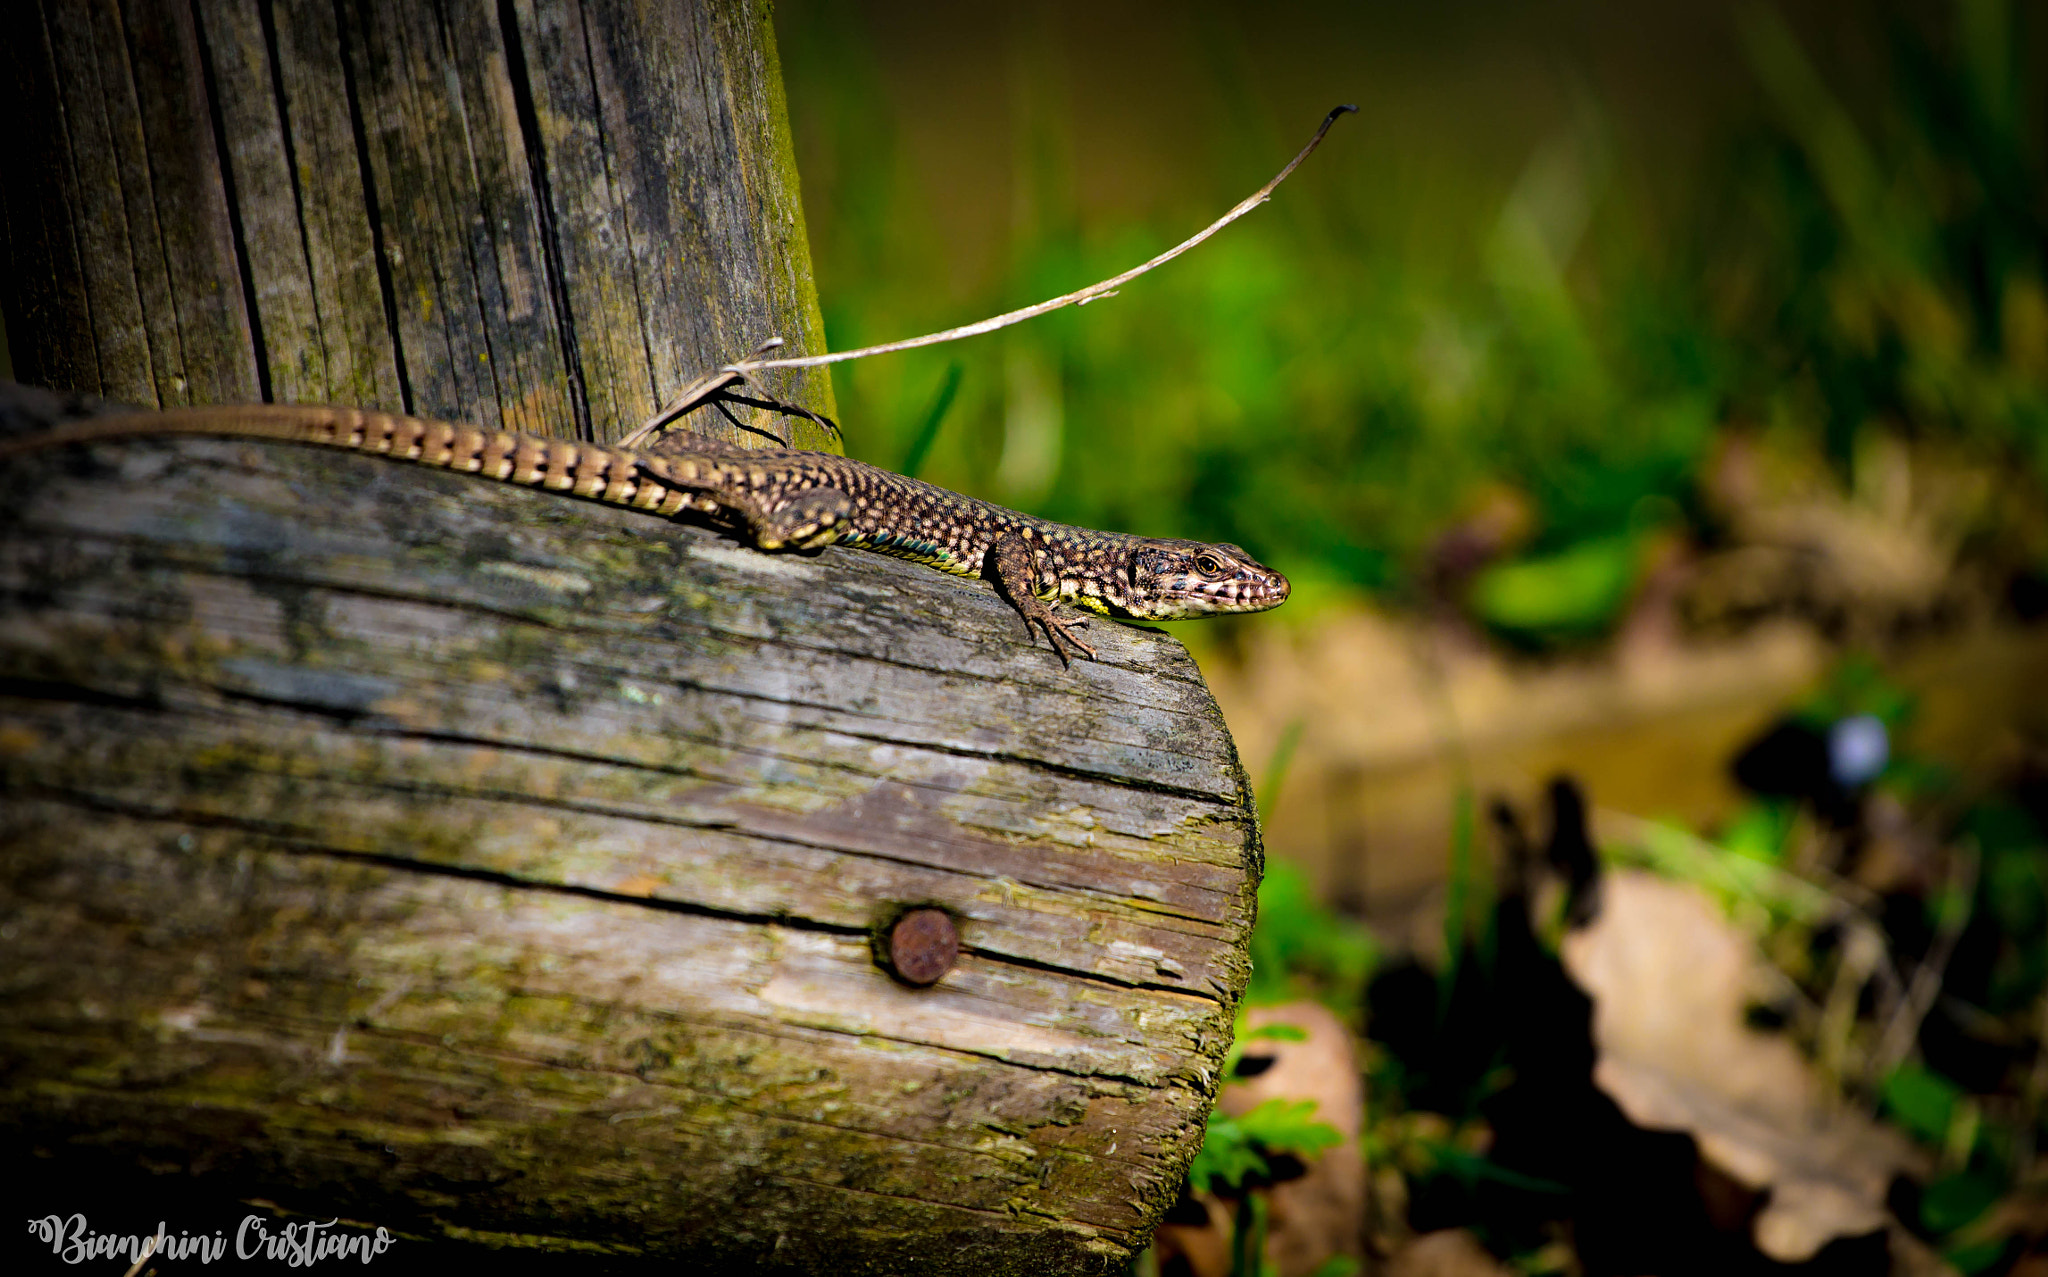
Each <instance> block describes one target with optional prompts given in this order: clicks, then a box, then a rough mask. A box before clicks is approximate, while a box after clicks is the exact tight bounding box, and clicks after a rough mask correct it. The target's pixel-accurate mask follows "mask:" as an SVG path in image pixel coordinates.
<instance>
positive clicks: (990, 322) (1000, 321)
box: [618, 106, 1358, 448]
mask: <svg viewBox="0 0 2048 1277" xmlns="http://www.w3.org/2000/svg"><path fill="white" fill-rule="evenodd" d="M1357 109H1358V108H1357V107H1355V106H1339V107H1335V108H1333V109H1332V110H1331V111H1330V113H1329V114H1328V115H1326V116H1324V117H1323V122H1322V124H1321V126H1320V127H1318V128H1317V129H1316V133H1315V136H1314V137H1312V138H1310V139H1309V140H1308V145H1307V146H1304V147H1302V148H1301V150H1300V151H1299V152H1298V153H1297V154H1296V155H1295V157H1294V158H1293V159H1291V160H1289V161H1287V167H1286V168H1283V169H1281V170H1280V171H1279V172H1278V173H1276V174H1274V176H1273V180H1272V181H1270V182H1267V183H1266V184H1265V185H1264V186H1261V187H1260V188H1259V189H1258V190H1256V191H1253V192H1252V193H1251V194H1250V195H1247V196H1246V197H1245V198H1244V199H1242V200H1240V201H1238V203H1237V204H1236V206H1235V207H1233V208H1232V209H1231V210H1230V211H1229V212H1227V213H1225V214H1224V215H1223V216H1221V217H1219V218H1217V219H1216V220H1215V221H1213V222H1211V223H1209V225H1207V226H1205V227H1203V228H1202V229H1201V230H1200V231H1197V232H1196V233H1195V234H1193V235H1191V236H1189V237H1188V238H1187V239H1185V240H1182V241H1181V242H1180V243H1178V244H1176V245H1174V246H1173V247H1172V248H1169V249H1167V250H1166V251H1165V252H1163V253H1160V254H1159V255H1158V256H1156V257H1154V258H1152V259H1151V260H1150V261H1147V262H1144V263H1142V264H1140V265H1137V266H1133V267H1132V268H1131V269H1129V270H1127V271H1125V272H1123V273H1122V274H1121V275H1114V276H1111V277H1110V278H1108V279H1105V280H1103V281H1102V282H1101V283H1097V284H1090V285H1089V286H1088V287H1086V288H1082V289H1078V290H1076V291H1074V292H1071V293H1067V294H1065V295H1063V296H1060V297H1054V298H1051V299H1050V300H1047V301H1042V302H1039V303H1037V304H1036V305H1032V306H1026V307H1024V308H1023V309H1021V310H1013V311H1009V312H1007V313H1005V314H1001V315H996V316H994V317H992V318H989V319H984V320H981V321H979V322H978V323H972V324H965V325H962V326H961V327H959V328H948V329H946V330H945V331H944V332H936V333H926V334H925V335H924V336H922V337H906V338H904V339H903V340H902V341H892V342H884V343H883V344H882V345H879V346H863V347H861V348H860V349H858V350H840V351H834V352H832V353H831V354H826V355H800V356H795V357H792V358H789V359H763V358H761V355H762V354H763V353H765V352H766V351H768V350H772V349H774V348H776V347H778V346H780V345H781V344H782V340H781V338H779V337H778V338H771V339H769V340H768V341H767V342H764V343H762V345H761V346H760V347H759V348H758V349H757V350H756V351H755V352H754V354H753V355H752V356H751V357H749V358H746V359H742V360H739V361H737V362H735V363H730V364H727V365H726V366H725V367H723V368H720V369H719V370H718V371H717V372H715V373H708V374H706V375H704V376H702V377H699V378H697V379H696V380H695V381H693V382H691V383H690V384H689V385H688V386H686V387H684V389H683V392H682V393H681V394H679V395H677V396H676V397H675V398H674V399H672V400H670V401H669V402H668V403H667V404H666V405H664V406H663V407H662V409H661V411H659V412H657V413H655V414H654V415H653V416H652V417H649V418H648V419H647V421H646V422H645V423H644V424H642V425H641V427H640V428H639V429H638V430H635V431H634V432H633V433H632V434H630V435H628V436H626V437H625V438H624V439H622V440H620V441H619V445H618V446H620V447H625V448H631V447H634V446H636V445H637V444H638V443H639V442H640V441H641V440H643V439H645V438H646V437H647V436H649V435H651V434H653V433H654V432H655V431H657V430H660V429H661V428H662V427H663V426H665V425H667V424H668V423H669V422H671V421H674V420H676V419H677V418H678V417H681V416H683V415H685V414H687V413H689V412H691V411H693V410H694V409H696V408H699V407H701V406H702V405H704V404H705V403H707V402H709V401H710V400H711V399H713V398H714V397H716V396H717V395H718V394H719V392H721V391H723V390H724V389H725V388H726V387H728V386H730V385H732V384H733V383H734V382H736V381H751V380H752V377H751V374H754V373H757V372H767V371H770V370H773V369H781V368H818V367H822V366H823V365H825V364H837V363H844V362H846V361H847V360H850V359H865V358H867V357H868V356H870V355H890V354H894V353H896V352H897V351H899V350H915V349H917V348H918V347H920V346H936V345H939V344H940V343H941V342H948V341H958V340H960V339H961V338H963V337H979V336H981V335H982V334H983V333H992V332H995V331H996V330H997V329H999V328H1008V327H1010V326H1011V325H1012V324H1021V323H1023V322H1024V321H1025V320H1027V319H1036V318H1037V317H1038V316H1040V315H1044V314H1049V313H1050V312H1052V311H1055V310H1059V309H1060V308H1062V307H1064V306H1080V305H1086V304H1087V303H1089V302H1091V301H1094V300H1096V299H1097V298H1100V297H1108V296H1112V295H1114V294H1115V292H1116V290H1117V289H1119V288H1121V287H1123V286H1124V285H1125V284H1128V283H1130V282H1131V281H1132V280H1134V279H1136V278H1137V277H1138V276H1140V275H1143V274H1144V273H1145V272H1146V271H1149V270H1152V269H1154V268H1155V267H1159V266H1163V265H1165V264H1166V263H1167V262H1170V261H1172V260H1173V259H1174V258H1176V257H1179V256H1180V255H1181V254H1182V253H1185V252H1187V251H1188V250H1189V249H1191V248H1193V247H1195V246H1196V245H1197V244H1200V243H1201V242H1202V241H1203V240H1206V239H1208V238H1209V237H1210V236H1211V235H1214V234H1215V233H1216V232H1217V231H1220V230H1222V229H1223V228H1224V227H1226V226H1228V225H1230V224H1231V223H1232V222H1234V221H1236V220H1237V219H1238V218H1240V217H1243V216H1244V215H1245V214H1246V213H1249V212H1251V211H1252V210H1253V209H1255V208H1257V207H1258V206H1259V205H1261V204H1263V203H1265V202H1266V200H1267V199H1268V198H1270V197H1271V196H1272V194H1273V190H1274V188H1275V187H1277V186H1279V185H1280V183H1282V182H1284V181H1286V180H1287V178H1288V175H1289V174H1291V173H1293V172H1294V170H1295V169H1296V168H1298V167H1300V165H1301V162H1302V161H1303V160H1305V159H1307V158H1308V157H1309V156H1310V155H1311V154H1313V153H1314V151H1315V149H1316V148H1317V147H1318V146H1321V145H1322V142H1323V135H1324V134H1326V133H1328V132H1329V131H1330V126H1331V125H1332V124H1335V123H1336V122H1337V117H1338V116H1340V115H1345V114H1347V113H1349V112H1352V111H1356V110H1357ZM756 386H757V388H758V383H756ZM764 393H765V392H764ZM770 398H772V396H770ZM778 406H781V407H784V408H786V409H787V410H789V411H792V412H795V413H797V414H798V415H801V416H805V417H810V416H811V414H810V413H808V412H803V411H802V410H801V409H797V408H794V407H793V406H790V405H778ZM814 419H815V418H814Z"/></svg>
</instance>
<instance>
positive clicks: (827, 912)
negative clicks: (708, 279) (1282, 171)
mask: <svg viewBox="0 0 2048 1277" xmlns="http://www.w3.org/2000/svg"><path fill="white" fill-rule="evenodd" d="M310 512H317V514H312V513H310ZM0 598H4V599H5V606H4V608H0V616H4V619H0V845H4V847H5V853H4V857H0V919H4V926H0V957H4V961H0V971H4V972H5V977H4V979H5V996H4V997H0V1058H6V1059H8V1060H9V1061H11V1062H12V1064H11V1067H10V1069H9V1070H8V1071H6V1072H5V1073H4V1074H0V1130H4V1131H6V1132H7V1135H8V1137H10V1138H12V1139H14V1140H17V1141H20V1142H22V1143H23V1144H24V1145H26V1146H30V1147H34V1148H39V1149H42V1150H43V1151H44V1152H46V1153H48V1154H50V1155H52V1156H55V1157H58V1158H59V1159H60V1160H61V1159H62V1158H65V1157H77V1156H82V1155H84V1154H83V1153H82V1151H81V1150H85V1149H88V1148H100V1149H111V1150H112V1151H113V1155H114V1156H116V1157H145V1156H146V1157H147V1158H148V1159H153V1162H152V1164H160V1165H166V1166H168V1167H170V1168H171V1169H174V1170H177V1171H179V1172H180V1173H187V1172H189V1173H198V1171H199V1170H200V1169H201V1166H200V1164H201V1163H203V1164H204V1165H203V1169H204V1170H205V1172H206V1174H207V1175H208V1176H210V1177H211V1178H210V1179H209V1182H214V1183H220V1184H223V1185H228V1184H233V1185H252V1184H253V1185H261V1186H262V1191H261V1192H260V1193H259V1194H257V1195H260V1196H262V1197H264V1198H266V1199H268V1200H270V1201H273V1202H277V1203H278V1204H279V1205H281V1206H283V1207H286V1208H287V1209H294V1210H307V1211H312V1212H315V1213H317V1214H318V1215H319V1216H320V1217H321V1218H327V1217H329V1216H332V1215H334V1214H335V1213H337V1212H339V1213H341V1214H343V1215H346V1216H349V1217H351V1218H355V1219H363V1220H372V1221H375V1222H377V1223H382V1224H385V1225H387V1226H390V1227H393V1228H395V1229H399V1230H401V1231H402V1232H403V1234H404V1235H405V1236H407V1237H410V1238H437V1239H443V1240H446V1239H450V1238H466V1239H468V1240H470V1241H477V1240H483V1241H489V1242H492V1243H495V1244H503V1245H522V1246H539V1247H542V1248H569V1247H574V1248H580V1249H582V1250H585V1251H594V1252H596V1253H598V1254H602V1255H611V1256H614V1257H626V1256H644V1257H649V1258H658V1259H661V1260H663V1261H665V1262H672V1263H682V1264H684V1265H685V1266H686V1267H696V1268H700V1269H701V1270H703V1271H730V1270H731V1269H732V1267H733V1266H735V1265H761V1266H763V1267H764V1268H765V1269H767V1270H773V1271H791V1272H796V1271H819V1270H822V1269H825V1268H828V1267H844V1268H845V1269H846V1270H847V1271H876V1272H900V1273H911V1272H933V1273H939V1272H946V1273H951V1272H967V1271H972V1272H976V1273H981V1274H993V1273H1009V1272H1016V1273H1024V1272H1033V1273H1037V1272H1108V1271H1112V1270H1113V1269H1114V1268H1115V1266H1116V1265H1117V1264H1118V1263H1120V1262H1121V1260H1122V1258H1123V1257H1125V1256H1126V1255H1127V1254H1128V1253H1129V1251H1130V1249H1131V1248H1132V1247H1134V1246H1136V1245H1139V1244H1142V1242H1143V1240H1144V1239H1145V1237H1146V1236H1148V1235H1149V1232H1150V1229H1151V1227H1152V1225H1153V1224H1154V1223H1155V1222H1156V1220H1157V1218H1158V1215H1159V1213H1160V1212H1161V1211H1162V1210H1163V1209H1164V1208H1165V1206H1166V1205H1167V1204H1168V1203H1169V1201H1170V1199H1171V1197H1172V1196H1173V1194H1174V1192H1175V1191H1176V1189H1177V1187H1178V1185H1179V1182H1180V1175H1181V1173H1182V1170H1183V1169H1184V1167H1185V1164H1186V1162H1187V1159H1188V1158H1189V1157H1191V1156H1192V1154H1193V1152H1194V1150H1195V1148H1196V1147H1197V1146H1198V1144H1199V1142H1200V1138H1201V1133H1202V1129H1203V1121H1204V1118H1205V1115H1206V1113H1207V1110H1208V1106H1209V1103H1210V1100H1211V1098H1212V1096H1213V1090H1214V1085H1215V1073H1214V1071H1215V1069H1216V1067H1217V1066H1218V1063H1219V1061H1220V1059H1221V1056H1222V1052H1223V1051H1224V1049H1225V1047H1226V1045H1227V1043H1228V1039H1229V1034H1230V1027H1231V1020H1232V1014H1233V1011H1234V1007H1235V1004H1236V1001H1237V998H1238V995H1239V993H1240V992H1241V990H1242V987H1243V984H1244V979H1245V976H1246V972H1247V967H1246V956H1245V955H1246V943H1247V938H1248V932H1249V927H1250V923H1251V915H1252V893H1253V889H1254V886H1255V884H1256V880H1257V874H1258V868H1259V863H1258V856H1259V851H1258V841H1257V832H1256V827H1255V823H1254V820H1253V817H1252V814H1251V810H1250V806H1249V800H1248V797H1247V792H1246V783H1245V778H1244V774H1243V770H1242V768H1241V767H1240V766H1239V764H1238V760H1237V757H1236V754H1235V751H1234V749H1233V747H1232V745H1231V742H1230V738H1229V735H1228V733H1227V732H1226V731H1225V729H1224V726H1223V724H1222V722H1221V720H1220V718H1219V717H1218V716H1217V713H1216V710H1215V707H1214V704H1213V702H1212V701H1211V700H1210V698H1209V695H1208V692H1207V689H1206V687H1205V686H1204V685H1203V683H1202V680H1201V678H1200V675H1199V673H1198V672H1197V671H1196V669H1195V667H1194V665H1193V664H1192V663H1191V662H1190V661H1189V659H1188V657H1187V655H1186V653H1185V651H1184V650H1183V649H1182V648H1181V647H1180V645H1179V644H1178V643H1177V642H1176V641H1175V640H1173V639H1171V638H1170V637H1167V636H1165V635H1162V634H1159V633H1156V632H1150V631H1145V630H1140V629H1136V628H1130V627H1123V626H1114V625H1108V624H1106V623H1105V624H1102V625H1098V627H1097V628H1096V629H1094V630H1091V631H1090V634H1091V639H1092V640H1093V641H1096V642H1098V644H1099V646H1100V649H1101V653H1102V660H1100V661H1099V662H1086V661H1083V662H1077V663H1076V665H1075V666H1074V668H1073V669H1072V670H1071V671H1068V670H1065V669H1062V667H1061V665H1060V663H1059V661H1058V659H1057V658H1056V657H1055V656H1054V655H1053V654H1052V652H1051V651H1049V650H1048V649H1047V648H1046V647H1045V646H1044V644H1043V643H1042V642H1038V641H1033V640H1032V639H1031V638H1030V637H1029V636H1028V635H1027V634H1026V632H1025V630H1024V626H1023V625H1022V623H1021V622H1020V621H1019V620H1018V618H1017V616H1016V615H1015V613H1014V612H1013V611H1012V610H1010V609H1009V608H1008V607H1007V605H1005V604H1004V603H1003V602H1002V601H1001V600H1000V599H998V598H997V597H996V596H995V594H994V593H993V591H992V590H991V589H990V588H989V587H987V586H986V585H985V584H983V583H981V582H978V581H970V582H963V581H959V580H956V579H953V578H949V577H945V576H942V575H940V574H938V573H934V572H931V571H928V570H926V569H923V568H919V567H916V566H913V565H908V564H902V563H897V562H895V561H892V560H888V559H884V558H880V557H877V556H872V555H865V554H860V553H857V552H853V551H844V550H839V549H837V548H834V549H829V550H827V551H825V552H824V553H823V554H821V555H818V556H816V557H801V556H768V555H763V554H759V553H757V552H754V551H752V550H749V549H746V548H744V547H741V546H738V545H735V544H733V543H731V542H729V541H725V540H721V539H719V538H718V537H717V536H715V535H713V534H712V533H710V532H708V531H704V530H700V529H694V528H685V527H678V526H676V525H673V524H668V523H665V522H662V521H660V520H656V519H653V518H650V517H648V516H645V515H639V514H636V513H634V512H630V511H622V510H617V509H613V508H610V507H605V506H600V505H596V504H593V503H585V502H578V501H574V500H570V499H566V498H562V497H558V496H551V495H547V494H540V493H532V492H527V491H523V490H518V489H512V488H508V487H503V486H499V485H494V484H489V483H484V482H480V481H477V480H474V479H467V478H464V477H461V476H456V475H449V474H443V473H437V472H426V471H420V470H417V469H415V468H413V467H406V466H397V465H391V464H388V463H383V462H379V461H378V460H376V459H374V458H362V457H351V456H342V455H333V454H326V453H320V452H316V451H313V450H306V449H293V448H289V447H282V446H273V445H250V444H244V443H230V442H212V441H178V442H148V443H134V444H122V445H112V444H109V445H96V446H93V447H91V448H88V449H68V450H61V451H53V452H50V453H41V454H32V455H30V456H29V457H27V458H26V459H24V460H23V461H22V462H20V463H19V464H14V465H10V466H9V468H8V469H6V470H5V471H0ZM919 905H936V906H938V907H941V908H944V909H946V910H947V911H949V912H950V913H951V914H952V915H953V916H954V918H955V919H956V921H957V924H958V927H959V934H960V939H961V946H962V956H961V958H960V961H959V964H958V965H957V966H956V967H955V968H954V969H953V970H952V971H951V972H950V973H949V974H947V975H946V976H945V977H944V978H943V979H941V980H940V981H939V982H938V983H937V984H936V985H934V986H932V987H931V988H928V989H915V988H910V987H907V986H905V985H903V984H901V983H898V982H896V981H895V980H894V979H892V978H891V977H890V976H889V975H887V974H886V973H885V972H884V970H883V969H882V968H881V967H880V966H879V965H878V964H877V961H876V953H875V943H876V941H877V938H878V937H879V936H880V935H881V933H882V930H883V929H884V928H885V927H886V925H887V924H888V922H889V921H890V920H891V919H893V917H895V916H896V915H897V914H898V913H899V912H901V911H902V910H904V909H907V908H909V907H912V906H919Z"/></svg>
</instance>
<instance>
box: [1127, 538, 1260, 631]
mask: <svg viewBox="0 0 2048 1277" xmlns="http://www.w3.org/2000/svg"><path fill="white" fill-rule="evenodd" d="M1128 568H1129V572H1130V582H1131V589H1130V599H1129V601H1128V602H1127V603H1126V605H1125V607H1126V609H1127V610H1128V611H1129V612H1130V614H1131V615H1132V616H1136V617H1142V618H1145V619H1148V620H1154V621H1180V620H1187V619H1189V618H1191V617H1197V616H1215V615H1218V614H1220V613H1224V612H1263V611H1265V610H1266V609H1267V608H1269V607H1279V606H1280V605H1281V604H1282V603H1285V602H1286V601H1287V591H1288V589H1289V588H1290V587H1289V586H1288V584H1287V578H1286V577H1284V576H1281V575H1280V574H1279V573H1278V572H1275V571H1274V570H1273V569H1271V568H1269V567H1266V566H1265V565H1263V564H1261V563H1260V562H1259V561H1258V560H1257V559H1254V558H1253V557H1252V556H1251V555H1249V554H1246V553H1245V552H1244V551H1243V550H1240V549H1238V548H1237V547H1236V546H1234V545H1209V544H1205V543H1204V542H1201V541H1163V540H1162V541H1143V542H1140V543H1139V544H1138V545H1136V546H1134V547H1132V549H1131V552H1130V557H1129V560H1128Z"/></svg>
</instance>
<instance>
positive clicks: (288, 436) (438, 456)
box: [0, 404, 706, 515]
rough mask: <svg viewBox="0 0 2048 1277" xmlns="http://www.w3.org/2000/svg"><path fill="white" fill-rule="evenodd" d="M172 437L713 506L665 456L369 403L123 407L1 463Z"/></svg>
mask: <svg viewBox="0 0 2048 1277" xmlns="http://www.w3.org/2000/svg"><path fill="white" fill-rule="evenodd" d="M170 435H204V436H212V437H215V438H225V439H266V440H276V441H278V442H281V443H297V444H310V445H312V446H314V447H323V448H340V449H343V450H345V451H349V452H362V453H369V454H371V455H373V456H380V457H390V458H392V459H393V460H397V461H412V462H417V463H418V464H420V465H425V466H432V467H434V468H435V469H440V470H455V471H460V472H462V473H464V474H474V475H480V476H482V477H483V478H486V479H495V480H497V481H499V482H501V483H516V484H521V485H524V486H527V487H540V488H547V489H550V490H552V491H556V492H568V493H572V494H573V495H576V496H579V497H588V498H591V499H593V500H597V501H604V502H608V503H610V504H612V505H627V506H633V507H635V508H636V509H642V510H651V511H653V512H655V513H657V514H664V515H673V514H676V513H679V512H681V511H683V510H685V509H702V508H705V506H706V502H705V501H704V500H703V498H702V497H701V495H700V494H698V493H695V492H693V491H691V490H689V489H688V488H687V487H685V486H683V485H680V484H678V483H676V482H675V480H676V479H677V478H683V479H688V478H693V477H694V476H693V475H689V474H683V475H677V474H675V473H673V471H674V470H675V467H672V466H670V465H666V464H663V463H661V461H660V460H659V459H655V458H647V457H642V456H641V455H639V454H638V453H633V452H626V451H622V450H620V449H616V448H605V447H601V446H599V445H596V444H587V443H577V442H575V441H573V440H568V439H548V438H543V437H542V436H540V435H529V434H519V433H516V432H514V431H510V430H486V429H483V428H482V427H480V426H470V425H461V424H457V423H453V422H446V421H432V420H428V419H425V418H421V417H404V416H399V415H398V414H396V413H389V412H377V411H373V410H370V409H364V408H326V407H312V406H306V405H298V404H237V405H233V406H224V407H192V408H172V409H169V410H167V411H164V412H131V413H119V414H115V415H112V416H105V417H92V418H87V419H84V420H79V421H70V422H66V423H65V424H63V425H61V426H58V427H57V428H56V429H54V430H46V431H42V432H40V433H37V434H30V435H18V436H15V437H13V438H9V439H0V461H4V460H6V459H7V458H9V457H14V456H19V455H21V454H23V453H28V452H36V451H40V450H42V449H45V448H56V447H62V446H64V445H67V444H80V443H95V442H98V441H101V440H111V439H145V438H161V437H164V436H170ZM684 469H685V470H689V469H693V467H684ZM664 480H666V481H667V482H664Z"/></svg>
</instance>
